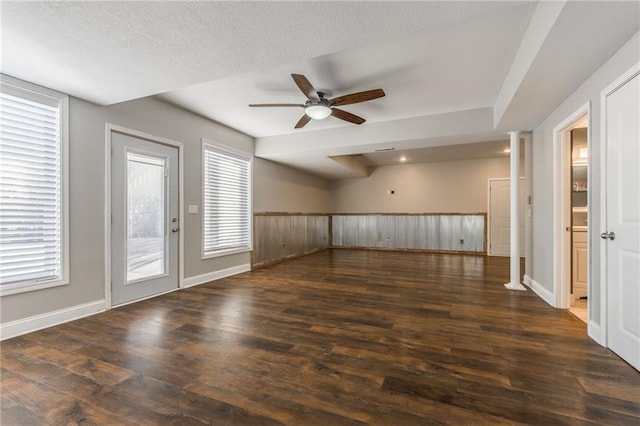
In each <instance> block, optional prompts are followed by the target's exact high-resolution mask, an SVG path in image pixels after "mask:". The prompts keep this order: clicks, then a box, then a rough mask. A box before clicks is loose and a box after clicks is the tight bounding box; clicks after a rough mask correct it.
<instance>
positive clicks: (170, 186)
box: [105, 125, 182, 308]
mask: <svg viewBox="0 0 640 426" xmlns="http://www.w3.org/2000/svg"><path fill="white" fill-rule="evenodd" d="M113 127H115V126H113ZM124 130H125V131H122V132H121V131H117V129H116V130H114V129H113V128H110V126H109V125H108V126H107V132H108V137H107V147H108V151H109V154H110V155H109V161H108V163H109V170H108V176H109V179H110V180H109V182H108V185H107V186H108V190H109V191H110V192H109V196H108V205H109V207H110V208H109V216H110V219H111V220H110V221H109V223H108V226H107V227H106V228H105V230H107V231H109V235H108V239H109V240H108V244H107V245H108V250H109V251H108V252H107V253H108V256H107V257H108V259H107V268H108V269H107V274H106V276H107V279H108V280H109V282H107V291H106V293H107V294H106V296H107V297H108V302H107V308H109V307H110V306H112V305H120V304H126V303H129V302H132V301H135V300H140V299H144V298H147V297H151V296H154V295H158V294H161V293H165V292H168V291H173V290H175V289H177V288H178V287H179V285H180V282H181V279H180V278H181V276H182V270H181V269H182V268H181V264H182V262H181V259H180V258H181V252H182V238H181V237H180V222H181V221H180V216H181V215H180V213H181V206H182V203H181V202H180V193H181V190H180V189H181V183H180V181H181V173H180V164H179V163H180V157H181V156H180V148H181V146H176V145H177V144H173V143H172V144H168V143H163V142H164V141H163V140H162V139H160V138H158V139H157V140H156V138H153V137H150V136H149V135H145V134H142V133H139V134H138V133H137V132H134V131H128V130H126V129H124ZM109 284H111V285H109Z"/></svg>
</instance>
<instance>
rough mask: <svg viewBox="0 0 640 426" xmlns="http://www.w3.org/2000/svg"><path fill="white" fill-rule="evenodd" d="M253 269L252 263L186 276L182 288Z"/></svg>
mask: <svg viewBox="0 0 640 426" xmlns="http://www.w3.org/2000/svg"><path fill="white" fill-rule="evenodd" d="M250 270H251V264H249V263H245V264H244V265H238V266H232V267H231V268H226V269H221V270H220V271H214V272H209V273H207V274H202V275H196V276H195V277H189V278H185V279H184V281H182V288H189V287H193V286H195V285H200V284H206V283H208V282H211V281H215V280H219V279H221V278H226V277H230V276H232V275H236V274H241V273H242V272H248V271H250Z"/></svg>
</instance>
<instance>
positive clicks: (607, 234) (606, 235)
mask: <svg viewBox="0 0 640 426" xmlns="http://www.w3.org/2000/svg"><path fill="white" fill-rule="evenodd" d="M600 238H602V239H603V240H606V239H607V238H608V239H610V240H611V241H613V240H615V239H616V234H615V232H613V231H612V232H603V233H602V234H600Z"/></svg>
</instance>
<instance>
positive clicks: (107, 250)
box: [104, 123, 185, 310]
mask: <svg viewBox="0 0 640 426" xmlns="http://www.w3.org/2000/svg"><path fill="white" fill-rule="evenodd" d="M113 132H117V133H121V134H124V135H127V136H132V137H135V138H139V139H145V140H148V141H150V142H154V143H159V144H162V145H168V146H171V147H174V148H177V149H178V215H179V218H180V220H179V222H178V227H179V228H180V229H181V232H180V235H179V236H178V286H177V287H176V289H178V288H183V287H184V284H183V282H184V223H185V219H184V145H183V144H182V143H181V142H176V141H173V140H171V139H166V138H162V137H159V136H154V135H150V134H148V133H144V132H139V131H137V130H132V129H127V128H125V127H121V126H118V125H115V124H111V123H105V160H104V175H105V180H104V258H105V265H104V269H105V274H104V276H105V280H104V288H105V290H104V294H105V298H104V300H105V308H106V309H107V310H108V309H111V307H112V305H111V134H112V133H113ZM154 296H157V295H154ZM137 300H138V301H139V300H143V299H137ZM118 306H122V304H121V305H118Z"/></svg>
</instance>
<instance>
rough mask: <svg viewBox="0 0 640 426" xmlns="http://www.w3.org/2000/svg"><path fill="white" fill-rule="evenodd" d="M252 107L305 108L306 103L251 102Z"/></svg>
mask: <svg viewBox="0 0 640 426" xmlns="http://www.w3.org/2000/svg"><path fill="white" fill-rule="evenodd" d="M249 106H250V107H300V108H304V105H300V104H250V105H249Z"/></svg>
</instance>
